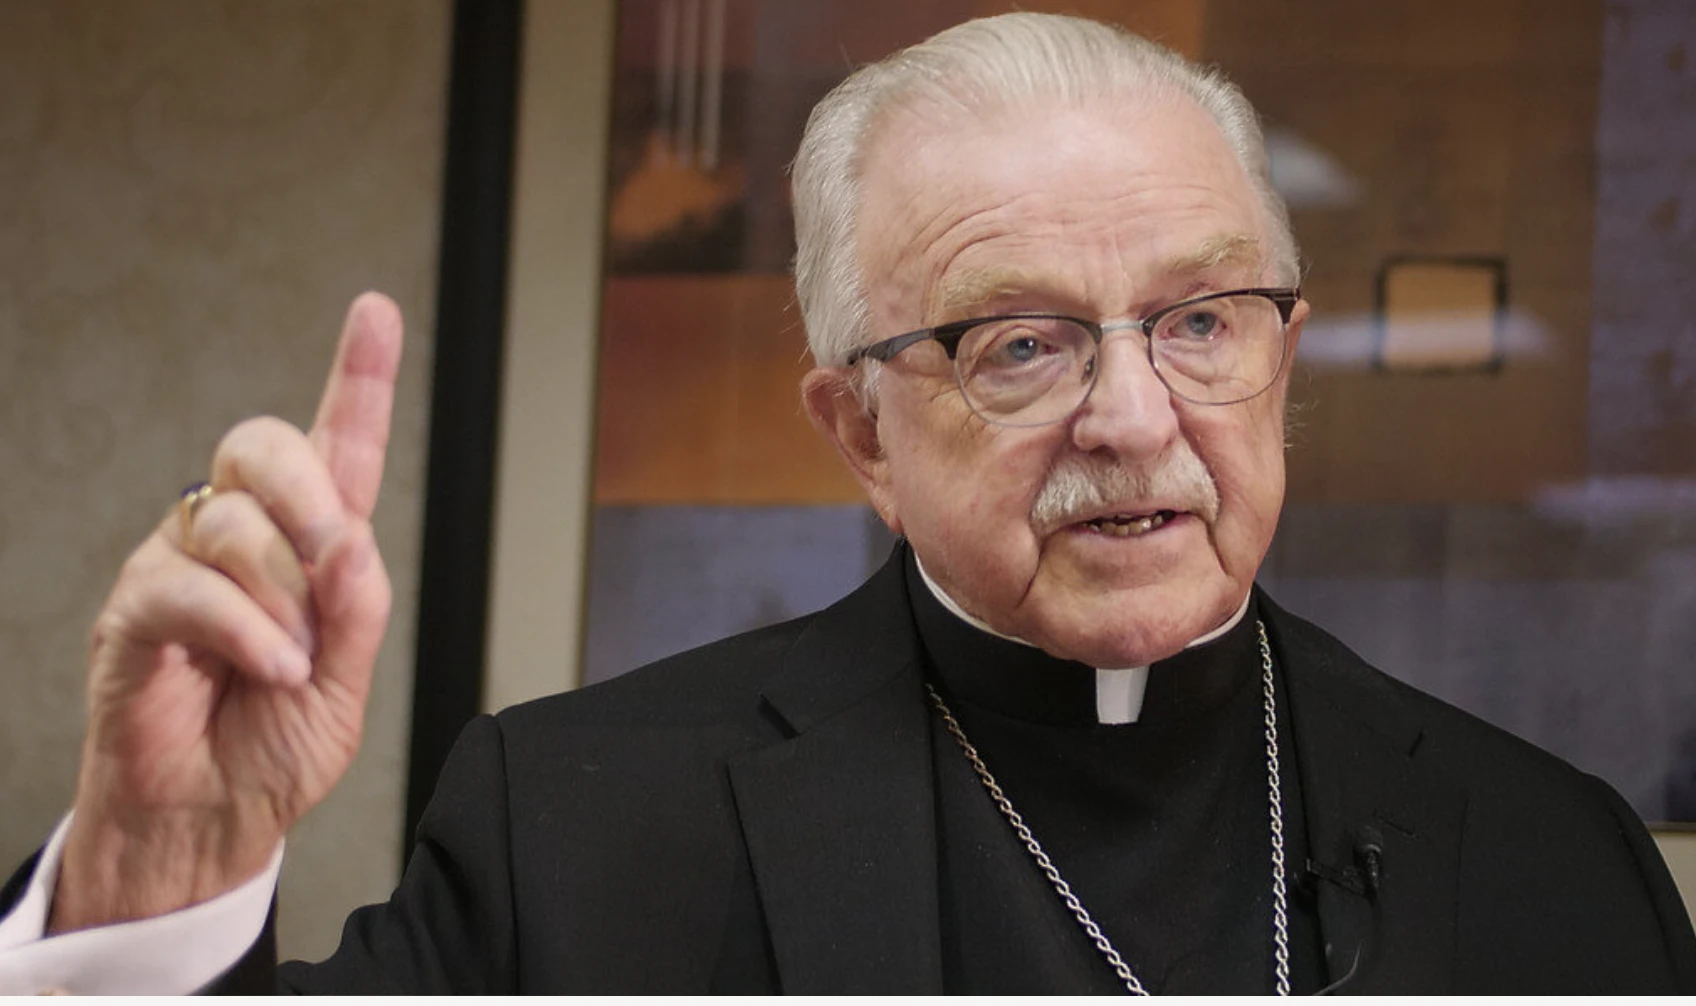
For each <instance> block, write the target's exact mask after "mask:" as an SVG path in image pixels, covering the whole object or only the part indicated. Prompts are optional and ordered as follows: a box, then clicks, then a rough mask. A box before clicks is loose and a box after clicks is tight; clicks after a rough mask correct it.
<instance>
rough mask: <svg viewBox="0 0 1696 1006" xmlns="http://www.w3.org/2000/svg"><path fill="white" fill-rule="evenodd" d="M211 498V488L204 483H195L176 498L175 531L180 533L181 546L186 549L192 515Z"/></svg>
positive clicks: (192, 523)
mask: <svg viewBox="0 0 1696 1006" xmlns="http://www.w3.org/2000/svg"><path fill="white" fill-rule="evenodd" d="M211 498H212V486H211V485H210V484H209V483H206V482H196V483H195V484H194V485H192V486H189V487H188V488H187V489H184V490H183V493H182V495H181V496H179V497H177V530H178V531H180V532H182V546H183V549H184V550H185V551H186V550H187V549H188V537H189V534H190V533H191V532H193V531H194V515H195V514H196V513H198V512H199V511H200V507H201V506H202V504H204V503H205V502H206V501H207V500H209V499H211Z"/></svg>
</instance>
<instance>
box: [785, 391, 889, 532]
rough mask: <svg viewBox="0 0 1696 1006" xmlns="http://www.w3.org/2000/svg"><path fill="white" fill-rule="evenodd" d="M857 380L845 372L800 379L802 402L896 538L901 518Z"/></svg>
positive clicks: (874, 421) (874, 424)
mask: <svg viewBox="0 0 1696 1006" xmlns="http://www.w3.org/2000/svg"><path fill="white" fill-rule="evenodd" d="M855 378H856V374H855V372H854V371H853V370H851V369H849V368H848V367H814V368H813V369H812V370H810V371H808V372H807V376H805V377H803V378H801V402H802V404H803V405H804V406H806V409H807V418H809V419H811V420H812V421H813V427H814V428H815V429H817V430H818V431H819V433H820V434H822V435H823V436H824V438H825V439H826V440H828V441H830V444H831V446H832V447H835V448H836V453H837V454H838V455H840V456H841V458H842V460H843V462H844V463H845V464H847V465H848V470H849V471H850V472H853V473H854V478H855V479H856V480H857V481H858V482H859V483H860V488H861V489H863V490H865V493H866V496H867V497H868V498H869V499H870V500H871V504H872V507H873V509H875V510H877V514H878V516H879V517H880V518H882V519H883V522H884V523H885V524H887V525H889V530H890V531H892V532H893V533H895V534H900V533H901V518H900V515H899V514H898V513H897V512H896V509H895V497H894V494H893V493H892V492H891V491H890V485H889V462H888V460H887V459H886V458H885V457H884V453H883V443H882V441H881V440H880V439H879V438H878V429H877V416H876V415H875V414H874V413H873V412H872V410H871V408H870V407H869V406H868V405H867V403H866V402H864V401H863V400H862V399H861V397H860V395H859V394H858V390H857V389H856V388H855Z"/></svg>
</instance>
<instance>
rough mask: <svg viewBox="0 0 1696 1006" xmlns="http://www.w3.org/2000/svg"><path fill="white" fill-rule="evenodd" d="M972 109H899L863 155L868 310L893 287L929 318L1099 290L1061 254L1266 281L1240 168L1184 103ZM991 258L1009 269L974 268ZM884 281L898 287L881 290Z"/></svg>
mask: <svg viewBox="0 0 1696 1006" xmlns="http://www.w3.org/2000/svg"><path fill="white" fill-rule="evenodd" d="M970 111H971V112H972V113H973V114H967V110H966V109H963V108H961V107H958V106H955V107H949V106H948V104H947V103H945V102H936V101H918V102H914V103H911V104H908V105H905V106H902V107H900V108H898V109H896V110H895V111H893V112H892V113H889V114H887V115H886V116H885V117H884V118H883V119H882V120H881V121H880V122H878V123H877V124H876V126H875V130H874V131H873V132H872V135H871V138H870V142H869V143H868V144H867V145H866V147H865V148H864V149H865V152H866V154H865V158H864V160H863V161H862V171H861V176H860V194H861V203H860V218H859V220H858V226H857V234H856V238H857V243H858V248H857V254H858V257H859V261H860V266H861V270H862V277H863V279H864V281H865V283H866V285H867V293H868V294H869V295H870V299H871V300H872V302H873V303H872V305H871V306H872V308H873V310H874V313H875V312H876V310H877V308H878V304H877V302H878V301H879V300H883V299H886V298H887V297H889V296H894V295H895V293H897V292H898V293H899V294H901V295H903V296H904V297H905V299H906V300H907V302H908V309H909V312H910V308H911V306H912V298H913V297H914V296H917V297H918V298H919V299H920V300H921V301H922V303H923V305H924V309H925V314H926V316H927V318H934V317H936V312H938V311H946V310H948V309H949V308H951V307H954V306H957V305H963V304H982V303H987V302H989V301H991V300H993V299H995V298H996V297H997V296H998V295H1000V294H1013V293H1017V292H1020V291H1037V292H1048V288H1049V287H1052V286H1055V285H1056V284H1060V285H1064V284H1065V283H1067V282H1075V283H1086V284H1087V285H1089V286H1090V287H1092V288H1096V289H1099V288H1100V287H1102V286H1103V285H1104V280H1103V277H1102V276H1100V275H1097V276H1094V277H1093V278H1092V277H1091V276H1089V275H1088V273H1089V272H1090V269H1086V268H1083V266H1084V265H1085V264H1086V263H1085V262H1084V260H1083V259H1080V258H1077V257H1075V256H1073V257H1068V256H1067V252H1068V250H1070V251H1079V250H1083V249H1088V251H1089V253H1090V254H1088V256H1087V257H1088V260H1089V261H1088V263H1087V264H1088V265H1090V266H1092V267H1093V268H1094V269H1095V271H1097V272H1103V273H1104V272H1107V271H1111V267H1112V266H1114V265H1117V266H1119V267H1121V268H1123V269H1124V270H1126V272H1127V273H1129V272H1132V271H1134V272H1136V273H1138V274H1140V275H1142V276H1155V275H1193V274H1202V273H1210V274H1218V275H1221V276H1223V275H1227V274H1228V275H1230V276H1232V277H1236V278H1239V279H1244V280H1251V281H1257V280H1258V279H1259V278H1261V277H1262V276H1264V275H1267V274H1268V273H1269V271H1270V270H1269V265H1270V262H1269V249H1268V242H1267V238H1266V234H1267V232H1268V230H1267V227H1266V222H1265V220H1264V213H1263V209H1262V207H1261V206H1260V203H1259V200H1258V198H1257V197H1256V196H1255V192H1254V187H1253V184H1252V182H1251V181H1250V179H1249V176H1248V173H1247V172H1246V170H1245V169H1244V168H1243V167H1242V165H1241V163H1240V161H1239V160H1238V159H1237V157H1236V155H1235V153H1234V152H1233V151H1232V149H1231V147H1230V144H1229V142H1228V141H1227V140H1226V139H1225V136H1224V134H1223V132H1222V131H1221V130H1220V129H1219V127H1218V125H1217V123H1215V122H1214V121H1213V119H1212V118H1211V117H1209V116H1208V115H1207V113H1206V112H1204V111H1203V110H1202V109H1201V107H1200V106H1199V105H1197V104H1196V103H1195V102H1194V101H1193V100H1192V99H1190V98H1188V97H1187V96H1185V95H1181V94H1177V93H1174V92H1169V91H1168V92H1164V93H1160V94H1155V95H1140V96H1133V97H1128V98H1122V99H1120V100H1113V99H1111V98H1108V97H1102V98H1098V99H1094V100H1091V101H1088V102H1082V103H1080V102H1061V101H1056V100H1046V101H1025V102H1022V103H1020V104H1015V105H1000V106H987V107H984V108H979V109H972V110H970ZM1061 234H1064V235H1065V238H1064V239H1063V240H1060V239H1057V238H1056V236H1057V235H1061ZM988 248H994V249H996V250H997V252H1000V253H1008V254H1010V257H1011V260H1004V259H1003V258H1001V257H999V255H996V256H989V258H990V260H989V261H983V259H984V258H985V253H986V249H988ZM1035 248H1040V249H1043V251H1044V254H1041V255H1038V254H1036V253H1034V252H1031V249H1035ZM1104 248H1106V249H1110V251H1109V252H1108V253H1102V251H1103V249H1104ZM1027 253H1028V254H1027ZM1020 258H1023V259H1024V261H1022V262H1021V261H1017V260H1018V259H1020ZM890 285H894V286H895V287H897V288H899V289H898V291H889V290H883V289H880V288H883V287H888V286H890ZM1053 292H1055V293H1056V294H1059V295H1066V294H1070V293H1073V292H1076V291H1071V290H1055V291H1053ZM880 293H881V294H883V295H884V296H880Z"/></svg>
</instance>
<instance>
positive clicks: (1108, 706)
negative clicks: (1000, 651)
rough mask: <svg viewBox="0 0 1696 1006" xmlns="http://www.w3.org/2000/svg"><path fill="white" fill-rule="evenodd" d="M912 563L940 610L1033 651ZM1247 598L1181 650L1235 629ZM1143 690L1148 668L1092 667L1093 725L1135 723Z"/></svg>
mask: <svg viewBox="0 0 1696 1006" xmlns="http://www.w3.org/2000/svg"><path fill="white" fill-rule="evenodd" d="M913 562H914V564H915V565H917V566H918V567H919V577H920V578H921V579H923V580H924V582H925V586H926V587H929V588H930V592H931V594H932V595H934V596H935V597H936V599H937V600H938V601H940V602H942V606H943V607H944V608H947V609H948V610H949V611H951V612H953V613H954V616H955V617H956V618H958V619H960V620H961V621H962V622H965V623H966V624H967V625H970V626H971V627H973V628H975V629H979V630H981V631H983V632H987V633H989V634H990V635H992V636H999V637H1001V638H1002V639H1006V640H1009V641H1011V642H1015V643H1018V644H1020V645H1021V646H1030V647H1033V648H1035V646H1036V644H1035V643H1031V642H1027V641H1026V640H1023V639H1020V638H1019V637H1018V636H1009V635H1007V634H1006V633H1005V632H997V631H995V630H994V629H992V628H990V627H989V626H988V625H985V624H984V622H983V621H982V620H981V619H979V618H976V617H975V616H973V615H970V614H968V613H967V612H966V609H964V608H962V607H960V606H959V605H958V604H956V603H955V601H954V599H953V598H952V597H949V596H948V594H947V593H946V592H945V591H944V590H943V589H942V588H941V587H938V586H937V585H936V581H935V580H932V579H931V578H930V574H929V573H927V572H925V564H924V562H923V561H922V560H921V559H919V555H918V553H917V552H915V553H913ZM1251 596H1253V595H1252V594H1247V595H1244V596H1243V603H1242V604H1240V605H1238V606H1237V611H1236V614H1234V615H1232V616H1231V617H1230V618H1227V619H1225V621H1224V623H1223V624H1222V625H1220V626H1219V627H1218V628H1217V629H1214V630H1213V631H1212V632H1209V633H1207V634H1206V635H1203V636H1200V637H1197V638H1196V639H1193V640H1191V641H1190V643H1189V645H1188V646H1185V647H1184V649H1186V650H1188V649H1191V648H1192V647H1196V646H1200V645H1202V644H1203V643H1211V642H1213V641H1214V640H1215V639H1218V638H1219V637H1220V636H1223V635H1224V634H1225V633H1227V632H1230V631H1231V630H1232V629H1233V628H1235V627H1236V625H1237V623H1238V622H1240V621H1242V620H1243V615H1244V613H1246V612H1247V611H1248V601H1249V597H1251ZM1147 688H1148V666H1147V665H1146V664H1145V665H1144V666H1142V667H1121V668H1104V667H1098V668H1096V669H1095V718H1096V722H1098V723H1106V724H1111V725H1118V724H1122V723H1135V722H1136V721H1137V717H1138V716H1140V715H1141V714H1142V696H1143V692H1144V690H1145V689H1147Z"/></svg>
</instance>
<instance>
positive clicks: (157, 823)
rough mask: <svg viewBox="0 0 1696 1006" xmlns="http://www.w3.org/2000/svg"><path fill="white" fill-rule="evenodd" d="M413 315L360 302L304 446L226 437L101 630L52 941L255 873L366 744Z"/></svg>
mask: <svg viewBox="0 0 1696 1006" xmlns="http://www.w3.org/2000/svg"><path fill="white" fill-rule="evenodd" d="M400 352H401V318H400V312H399V310H398V309H397V308H396V307H395V305H394V303H393V302H391V301H389V300H388V299H387V298H385V297H383V296H381V295H379V294H366V295H364V296H362V297H360V298H359V299H357V300H356V301H354V303H353V306H352V307H351V308H350V309H349V311H348V315H347V321H346V323H345V325H344V327H343V330H342V337H341V342H340V345H339V347H338V349H337V352H336V360H335V363H334V365H333V366H332V368H331V371H330V376H329V380H328V382H327V383H326V386H325V389H324V396H323V399H322V401H321V403H320V405H319V408H318V415H317V418H316V420H315V421H314V423H313V426H312V429H311V430H310V431H308V432H304V433H303V432H301V431H300V430H298V429H296V428H294V427H292V426H290V425H288V424H287V423H284V422H282V421H280V420H276V419H255V420H249V421H247V422H244V423H242V424H241V425H239V426H237V427H235V428H234V429H233V430H231V431H230V432H229V433H228V434H227V435H226V436H225V437H224V439H223V441H222V442H221V443H220V444H219V446H218V449H217V452H216V454H215V455H214V458H213V462H212V477H211V484H212V487H213V489H214V491H215V493H214V495H213V496H212V497H210V498H209V499H207V500H206V501H205V502H204V504H203V505H201V506H200V507H199V508H198V509H197V510H196V512H195V514H194V517H193V520H192V522H189V523H188V526H187V528H186V530H187V531H188V532H189V533H188V537H187V538H186V539H185V537H184V531H185V526H184V525H185V522H184V521H183V520H182V519H181V515H180V514H179V512H178V509H177V508H173V509H172V510H171V512H170V513H169V514H167V515H166V517H165V519H164V520H163V521H162V522H161V523H160V525H159V527H158V528H157V529H156V530H155V531H154V533H153V534H152V535H151V536H150V537H149V538H148V539H147V540H146V541H145V542H143V543H142V545H141V547H140V548H138V549H137V550H136V551H135V552H134V553H133V554H132V555H131V556H130V558H129V560H128V561H127V562H126V563H125V564H124V567H123V571H122V573H121V574H120V575H119V577H118V581H117V583H116V585H115V586H114V587H113V589H112V593H111V595H110V597H109V598H108V599H107V601H106V605H105V607H104V608H103V609H102V611H101V613H100V616H99V618H98V619H97V621H96V623H95V627H94V633H93V640H92V646H91V651H90V657H89V666H90V671H89V684H88V703H89V719H88V733H87V736H86V737H85V739H84V742H83V759H82V766H81V770H80V774H79V777H78V781H77V794H76V802H75V808H74V817H73V819H72V823H71V829H70V834H69V836H68V838H67V840H66V846H65V854H64V860H63V864H62V867H61V872H60V876H59V881H58V887H57V889H56V892H55V895H54V903H53V910H52V916H51V920H50V922H49V931H50V932H65V931H69V930H73V929H80V928H85V927H88V926H93V925H101V924H107V923H112V922H119V921H124V920H128V919H135V918H143V917H147V916H152V915H158V914H162V913H165V912H169V911H174V910H177V909H180V908H184V907H187V906H189V905H193V904H196V903H198V902H201V901H205V900H207V899H209V898H213V897H216V896H217V895H219V894H222V893H224V892H226V891H228V890H230V889H232V888H234V887H236V886H239V885H240V884H241V883H243V882H244V881H246V880H248V879H250V878H252V877H253V876H254V875H255V874H257V873H258V872H259V871H260V870H262V869H263V868H264V867H265V865H266V863H267V862H268V861H269V859H270V857H271V855H272V854H273V852H274V851H275V849H276V846H277V843H278V842H279V841H280V840H281V839H282V837H283V835H284V833H285V832H286V831H287V830H288V828H289V826H290V825H292V824H293V823H294V822H295V821H297V820H299V819H300V817H301V816H302V815H303V814H305V813H306V812H307V811H308V810H309V809H311V808H312V807H313V806H314V805H315V804H317V803H318V802H319V801H320V800H322V799H323V798H324V796H325V795H326V794H328V793H329V791H330V789H331V788H332V787H333V786H335V784H336V782H337V781H338V780H339V779H340V778H341V777H342V774H343V773H344V772H346V770H347V767H348V765H349V764H350V763H351V761H352V759H353V756H354V753H355V752H356V751H357V749H358V747H359V740H360V735H361V732H362V729H363V721H364V714H365V701H366V697H367V695H368V693H369V690H370V685H371V671H372V667H373V665H374V663H375V661H376V656H377V649H378V646H379V645H380V644H381V642H382V638H383V632H384V629H385V628H386V626H387V623H388V614H389V602H390V588H389V581H388V575H387V573H386V571H385V570H384V568H383V562H382V558H381V556H380V555H378V552H377V546H376V541H375V539H374V538H373V536H372V531H371V523H370V518H371V511H372V509H373V507H374V506H375V505H376V501H377V491H378V488H379V486H380V484H381V482H382V474H383V459H384V453H385V450H386V447H387V444H388V437H389V421H390V412H391V406H392V402H393V398H394V382H395V375H396V372H397V370H398V367H399V362H400Z"/></svg>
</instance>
